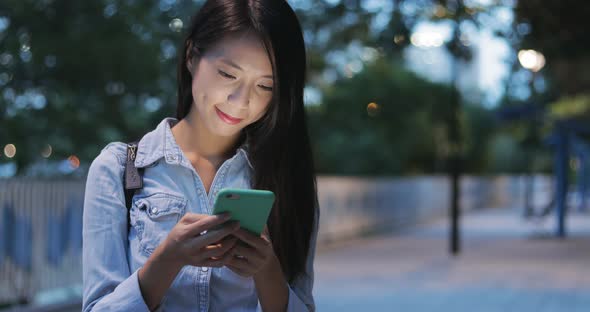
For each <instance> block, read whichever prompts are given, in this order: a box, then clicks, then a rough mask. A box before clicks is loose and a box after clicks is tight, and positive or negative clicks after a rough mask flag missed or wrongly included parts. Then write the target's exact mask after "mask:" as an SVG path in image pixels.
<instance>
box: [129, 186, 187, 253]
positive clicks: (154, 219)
mask: <svg viewBox="0 0 590 312" xmlns="http://www.w3.org/2000/svg"><path fill="white" fill-rule="evenodd" d="M186 203H187V201H186V199H184V198H182V197H179V196H175V195H170V194H165V193H155V194H151V195H148V196H145V197H138V198H133V204H132V205H131V211H130V217H131V226H133V227H134V228H135V230H136V233H137V239H138V241H139V244H138V245H139V249H140V250H141V252H143V253H144V254H145V255H146V256H149V255H151V254H152V253H153V252H154V250H155V249H156V247H158V246H159V245H160V243H162V242H163V241H164V239H165V238H166V236H168V233H169V232H170V230H172V228H173V227H174V225H176V223H177V222H178V220H180V218H181V217H182V216H183V215H184V213H185V210H186Z"/></svg>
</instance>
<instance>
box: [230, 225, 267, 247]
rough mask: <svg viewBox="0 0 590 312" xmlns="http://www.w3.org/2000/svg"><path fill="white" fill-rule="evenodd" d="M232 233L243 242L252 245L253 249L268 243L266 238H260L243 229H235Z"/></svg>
mask: <svg viewBox="0 0 590 312" xmlns="http://www.w3.org/2000/svg"><path fill="white" fill-rule="evenodd" d="M234 235H235V236H236V237H237V238H239V239H240V240H241V241H243V242H244V243H246V244H248V245H250V246H252V247H254V248H255V249H262V248H264V247H266V245H268V244H270V242H268V241H267V240H264V239H262V238H261V237H260V236H256V235H254V234H252V233H250V232H248V231H246V230H244V229H239V230H237V231H236V232H235V233H234Z"/></svg>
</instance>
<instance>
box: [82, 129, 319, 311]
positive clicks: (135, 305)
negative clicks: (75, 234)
mask: <svg viewBox="0 0 590 312" xmlns="http://www.w3.org/2000/svg"><path fill="white" fill-rule="evenodd" d="M176 122H178V120H176V119H174V118H165V119H164V120H162V122H160V124H159V125H158V126H157V127H156V129H154V130H153V131H151V132H149V133H147V134H146V135H145V136H144V137H143V138H142V139H141V140H140V141H139V143H138V153H137V156H136V159H135V165H136V167H138V168H145V169H144V176H143V182H144V184H143V188H142V189H141V190H139V191H137V192H136V193H135V195H134V196H133V199H132V206H131V210H130V223H131V227H130V229H129V231H128V228H127V227H128V225H127V209H126V207H125V196H124V191H123V171H124V165H125V160H126V145H125V144H124V143H121V142H113V143H110V144H108V145H107V146H106V147H105V148H104V149H103V150H102V151H101V153H100V154H99V155H98V156H97V157H96V159H94V161H93V162H92V164H91V166H90V169H89V172H88V178H87V181H86V192H85V198H84V217H83V286H84V290H83V306H82V309H83V311H126V312H127V311H148V307H147V305H146V303H145V301H144V299H143V297H142V295H141V292H140V289H139V283H138V275H137V272H138V270H139V269H140V268H141V267H142V265H143V264H144V263H145V262H146V260H147V259H148V257H149V256H150V255H151V254H152V252H153V251H154V249H155V248H156V247H157V246H158V245H159V244H160V243H161V242H162V241H163V240H164V239H165V238H166V236H167V235H168V233H169V232H170V230H171V229H172V227H174V225H175V224H176V223H177V222H178V221H179V220H180V218H181V217H182V216H183V215H184V214H185V213H187V212H192V213H199V214H211V211H212V208H213V207H212V206H213V200H214V198H215V196H216V195H217V193H218V192H219V190H221V189H222V188H225V187H233V188H251V185H250V176H251V170H252V166H251V164H250V162H249V161H248V156H247V151H246V148H245V147H244V146H242V147H240V148H239V149H238V150H237V151H236V154H235V155H234V156H233V157H231V158H230V159H228V160H226V161H225V162H224V163H223V164H222V166H221V167H220V168H219V170H218V171H217V173H216V175H215V178H214V179H213V183H212V185H211V188H210V192H209V194H207V192H206V191H205V187H204V186H203V183H202V181H201V179H200V178H199V176H198V174H197V172H196V171H195V169H194V168H193V166H192V165H191V163H190V161H188V159H187V158H186V157H185V156H184V154H183V153H182V151H181V150H180V148H179V146H178V145H177V143H176V141H175V139H174V137H173V135H172V131H171V126H172V125H174V124H175V123H176ZM316 238H317V222H316V225H315V227H314V232H313V235H312V241H311V246H310V250H309V256H308V259H307V265H306V270H305V273H304V274H301V275H300V276H299V277H298V278H297V279H296V280H294V281H293V282H292V283H291V284H289V285H288V286H289V301H288V309H287V310H288V311H314V310H315V305H314V300H313V296H312V286H313V274H314V273H313V259H314V255H315V242H316ZM260 310H261V308H260V304H259V301H258V296H257V294H256V287H255V285H254V280H253V279H252V278H245V277H242V276H240V275H237V274H235V273H234V272H233V271H231V270H230V269H228V268H226V267H222V268H208V267H196V266H191V265H186V266H184V267H183V268H182V270H181V271H180V272H179V274H178V275H177V276H176V278H175V279H174V281H173V283H172V285H171V286H170V288H169V289H168V291H167V292H166V294H165V296H164V298H163V299H162V301H161V302H160V304H159V306H158V308H157V311H203V312H205V311H260Z"/></svg>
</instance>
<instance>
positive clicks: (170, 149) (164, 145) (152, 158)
mask: <svg viewBox="0 0 590 312" xmlns="http://www.w3.org/2000/svg"><path fill="white" fill-rule="evenodd" d="M176 123H178V119H176V118H172V117H167V118H164V119H163V120H162V121H161V122H160V123H159V124H158V126H157V127H156V129H154V130H152V131H150V132H148V133H147V134H146V135H144V136H143V138H141V140H139V143H138V144H137V156H136V158H135V167H137V168H143V167H146V166H149V165H150V164H152V163H154V162H156V161H157V160H159V159H161V158H164V159H165V160H166V162H167V163H169V164H180V163H184V162H186V163H187V164H186V165H189V166H191V165H190V164H189V163H188V161H187V160H186V159H185V158H184V156H183V154H182V151H181V150H180V147H179V146H178V144H177V143H176V139H174V135H172V126H174V125H175V124H176ZM237 154H241V155H242V156H243V158H244V160H245V161H246V163H247V164H248V166H249V167H250V168H253V166H252V163H251V162H250V159H249V158H248V144H247V142H245V143H244V144H242V145H241V146H240V147H239V148H238V150H237V152H236V156H238V155H237Z"/></svg>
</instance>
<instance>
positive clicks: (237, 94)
mask: <svg viewBox="0 0 590 312" xmlns="http://www.w3.org/2000/svg"><path fill="white" fill-rule="evenodd" d="M227 101H228V102H230V103H232V104H235V105H238V106H242V107H247V106H248V104H249V103H250V92H249V91H248V88H247V86H246V85H245V84H243V83H242V84H240V85H239V86H238V87H237V88H236V89H235V90H234V91H233V92H232V93H230V94H229V95H228V97H227Z"/></svg>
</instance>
